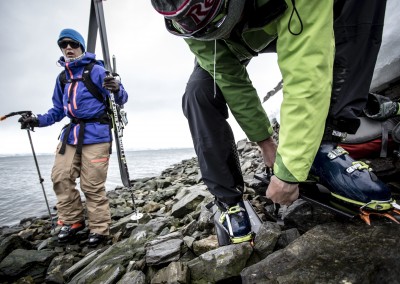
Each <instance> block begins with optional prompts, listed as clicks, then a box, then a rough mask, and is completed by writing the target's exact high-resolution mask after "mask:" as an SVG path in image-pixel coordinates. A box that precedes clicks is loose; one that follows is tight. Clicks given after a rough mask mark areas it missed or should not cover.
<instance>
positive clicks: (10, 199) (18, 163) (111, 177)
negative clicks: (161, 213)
mask: <svg viewBox="0 0 400 284" xmlns="http://www.w3.org/2000/svg"><path fill="white" fill-rule="evenodd" d="M125 155H126V159H127V161H128V168H129V175H130V178H131V179H135V178H143V177H154V176H159V175H160V174H161V172H162V171H163V170H165V169H166V168H168V167H169V166H171V165H173V164H176V163H179V162H181V161H182V160H185V159H190V158H192V157H195V153H194V150H193V149H166V150H146V151H127V152H126V153H125ZM37 160H38V164H39V170H40V173H41V176H42V178H43V179H44V182H43V186H44V189H45V193H46V196H47V200H48V202H49V205H50V209H51V208H52V207H53V206H54V205H55V204H56V197H55V195H54V193H53V189H52V183H51V178H50V174H51V168H52V167H53V162H54V156H53V155H52V154H49V155H37ZM119 185H122V182H121V179H120V175H119V167H118V162H117V155H116V153H113V154H112V155H111V160H110V166H109V170H108V178H107V183H106V188H107V190H113V189H115V187H116V186H119ZM46 214H47V215H48V211H47V206H46V201H45V198H44V195H43V190H42V186H41V185H40V182H39V175H38V172H37V169H36V165H35V161H34V159H33V156H32V155H26V156H6V157H0V227H1V226H5V225H14V224H18V223H19V221H20V220H21V219H23V218H27V217H32V216H42V215H46Z"/></svg>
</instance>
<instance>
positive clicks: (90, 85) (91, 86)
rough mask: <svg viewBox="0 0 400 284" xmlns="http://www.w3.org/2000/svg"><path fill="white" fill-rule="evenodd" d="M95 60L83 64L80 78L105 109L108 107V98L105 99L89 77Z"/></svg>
mask: <svg viewBox="0 0 400 284" xmlns="http://www.w3.org/2000/svg"><path fill="white" fill-rule="evenodd" d="M95 64H96V63H95V62H91V63H89V64H87V65H86V66H85V68H84V69H83V74H82V79H83V83H84V84H85V87H86V88H87V89H88V90H89V92H90V93H91V94H92V95H93V97H95V98H96V99H97V100H98V101H100V102H101V103H103V104H104V105H105V106H106V108H107V110H108V109H109V105H108V100H106V99H105V98H104V97H103V95H102V94H101V92H100V90H99V89H98V88H97V86H96V85H95V84H94V83H93V81H92V78H91V77H90V73H91V72H92V69H93V66H94V65H95Z"/></svg>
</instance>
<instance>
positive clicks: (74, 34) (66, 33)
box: [57, 29, 86, 52]
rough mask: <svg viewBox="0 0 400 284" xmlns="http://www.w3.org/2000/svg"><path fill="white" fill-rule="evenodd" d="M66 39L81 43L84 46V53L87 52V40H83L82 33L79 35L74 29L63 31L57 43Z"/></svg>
mask: <svg viewBox="0 0 400 284" xmlns="http://www.w3.org/2000/svg"><path fill="white" fill-rule="evenodd" d="M66 37H67V38H70V39H73V40H75V41H77V42H79V43H80V44H81V46H82V51H83V52H85V50H86V46H85V40H84V39H83V36H82V35H81V34H80V33H78V32H77V31H75V30H73V29H63V30H62V31H61V32H60V36H59V37H58V40H57V42H59V41H60V40H62V39H63V38H66Z"/></svg>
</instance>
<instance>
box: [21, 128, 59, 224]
mask: <svg viewBox="0 0 400 284" xmlns="http://www.w3.org/2000/svg"><path fill="white" fill-rule="evenodd" d="M30 131H31V129H29V128H28V129H26V132H27V133H28V137H29V142H30V144H31V149H32V154H33V159H34V160H35V165H36V170H37V172H38V175H39V182H40V185H41V186H42V191H43V196H44V200H45V201H46V206H47V211H48V212H49V218H50V222H51V227H52V228H53V225H54V224H53V218H52V216H51V211H50V206H49V202H48V200H47V195H46V191H45V190H44V185H43V182H44V179H43V178H42V175H41V174H40V169H39V164H38V161H37V158H36V153H35V149H34V148H33V143H32V137H31V133H30Z"/></svg>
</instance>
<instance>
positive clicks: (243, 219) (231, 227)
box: [219, 201, 253, 244]
mask: <svg viewBox="0 0 400 284" xmlns="http://www.w3.org/2000/svg"><path fill="white" fill-rule="evenodd" d="M226 207H228V206H226ZM219 222H220V223H221V224H222V225H223V226H224V228H225V229H226V231H227V233H228V234H229V237H230V239H231V242H232V243H234V244H238V243H242V242H247V241H251V240H252V239H253V232H252V230H251V223H250V219H249V214H248V213H247V211H246V207H245V205H244V203H243V201H240V202H239V203H238V204H236V205H235V206H231V207H229V208H228V209H227V210H226V211H225V212H222V213H221V216H220V218H219Z"/></svg>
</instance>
